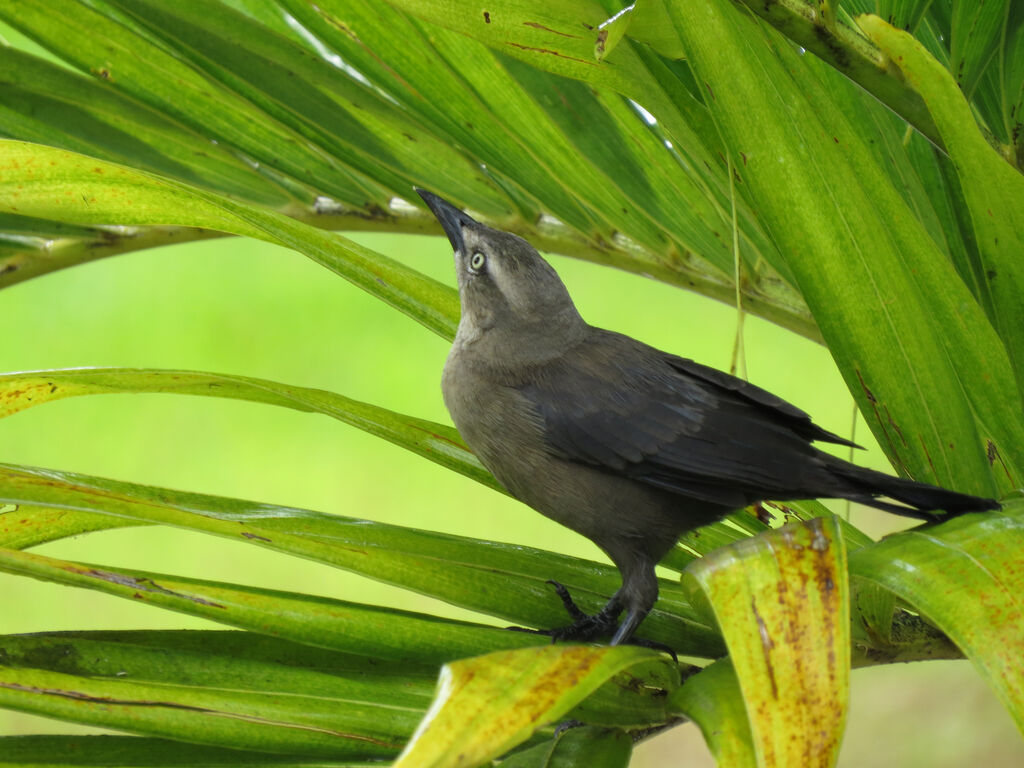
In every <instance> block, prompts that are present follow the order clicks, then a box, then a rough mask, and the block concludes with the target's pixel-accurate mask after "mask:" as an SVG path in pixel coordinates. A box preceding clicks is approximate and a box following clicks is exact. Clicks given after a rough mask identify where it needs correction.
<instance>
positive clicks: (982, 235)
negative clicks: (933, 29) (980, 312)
mask: <svg viewBox="0 0 1024 768" xmlns="http://www.w3.org/2000/svg"><path fill="white" fill-rule="evenodd" d="M969 5H970V4H968V3H960V4H959V7H967V6H969ZM990 5H991V6H993V7H996V6H999V5H1000V4H999V3H991V4H989V3H986V4H985V5H984V7H985V8H986V9H987V8H988V7H989V6H990ZM979 7H981V6H979ZM986 12H987V11H986ZM861 26H863V27H864V29H865V31H866V32H867V33H868V34H869V35H870V36H871V38H872V39H873V40H874V41H875V43H876V44H877V45H878V46H879V47H880V48H882V49H883V50H884V51H886V52H887V53H888V54H889V56H890V57H892V59H893V61H895V62H896V64H897V66H899V67H900V70H901V71H902V72H903V74H904V76H905V77H906V78H907V82H909V83H910V84H911V85H912V86H913V87H914V88H916V89H917V90H918V92H920V94H921V96H922V97H923V98H924V100H925V103H926V104H927V105H928V109H929V110H930V111H931V113H932V116H933V117H934V119H935V123H936V125H937V126H938V127H939V131H940V132H941V134H942V137H943V140H944V141H945V142H946V147H947V149H948V151H949V156H950V159H951V160H952V162H953V167H954V168H955V169H956V174H957V178H958V179H959V182H960V185H961V187H962V191H963V197H964V200H965V202H966V205H967V210H968V212H969V214H970V222H971V225H972V229H973V232H972V234H973V239H974V241H975V242H976V243H977V248H978V252H979V254H980V259H981V263H980V264H979V265H978V272H979V274H978V278H979V282H980V285H981V291H982V292H983V294H984V295H985V296H986V297H987V298H989V301H990V302H991V306H992V307H993V316H992V323H993V325H995V327H996V328H997V329H998V330H999V334H1000V336H1001V337H1002V340H1003V343H1004V344H1005V345H1006V350H1007V352H1008V353H1009V355H1010V359H1011V361H1012V362H1013V364H1014V369H1015V371H1016V383H1017V387H1018V395H1017V396H1018V405H1020V404H1022V403H1024V323H1022V322H1021V318H1022V317H1024V264H1022V263H1021V258H1020V254H1021V251H1022V249H1024V176H1022V175H1021V174H1020V173H1019V172H1018V171H1016V170H1015V169H1014V168H1012V167H1011V166H1009V165H1008V164H1007V163H1006V162H1005V161H1004V160H1003V159H1002V158H1001V157H999V155H998V154H996V152H994V151H993V150H992V148H991V147H990V146H989V145H988V142H986V141H985V139H984V138H983V137H982V135H981V134H980V133H979V132H978V130H977V128H976V126H975V123H974V118H973V116H972V114H971V107H970V104H968V102H967V101H966V100H965V99H964V97H963V94H962V93H961V92H960V90H959V89H958V88H957V86H956V84H955V83H954V82H953V78H952V77H951V76H950V74H949V73H948V72H947V71H946V70H945V68H944V67H943V66H942V65H941V64H939V63H938V62H937V61H936V60H935V59H934V58H932V57H931V56H929V55H928V53H927V52H926V51H925V50H924V48H923V47H922V46H921V44H920V43H918V42H917V41H916V40H914V38H913V37H911V36H910V35H908V34H906V33H905V32H901V31H900V30H897V29H893V28H892V27H889V26H888V25H887V24H885V22H883V21H882V20H881V19H878V18H877V17H873V16H868V17H864V18H862V19H861ZM979 55H980V54H979ZM977 370H979V371H980V370H985V369H983V368H979V369H977ZM996 451H997V454H998V455H1001V452H1000V451H998V448H996Z"/></svg>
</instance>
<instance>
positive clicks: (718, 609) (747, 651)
mask: <svg viewBox="0 0 1024 768" xmlns="http://www.w3.org/2000/svg"><path fill="white" fill-rule="evenodd" d="M686 578H687V582H686V583H687V584H689V585H690V587H691V590H692V594H693V595H694V598H695V599H697V598H699V597H700V596H701V595H703V596H704V597H705V598H706V600H707V604H708V606H709V610H710V611H711V612H712V613H713V615H714V618H715V620H716V621H717V623H718V626H719V627H720V628H721V630H722V634H723V636H724V637H725V641H726V644H727V645H728V647H729V658H730V659H731V660H732V664H733V666H734V667H735V670H736V677H737V678H738V681H739V687H740V690H741V691H742V694H743V703H744V706H745V708H746V713H747V718H748V719H749V721H750V730H751V736H752V740H753V744H754V749H755V752H756V754H757V760H758V762H757V764H758V765H759V766H763V767H764V768H769V767H774V766H779V767H780V768H781V767H782V766H790V765H803V766H812V765H822V766H828V765H833V764H834V763H835V760H836V758H837V756H838V752H839V744H840V741H841V740H842V733H843V725H844V721H845V718H846V707H847V700H848V696H849V674H850V618H849V582H848V578H847V573H846V550H845V547H844V546H843V540H842V536H841V534H840V528H839V524H838V523H837V522H836V520H835V518H834V517H833V518H815V519H813V520H810V521H807V522H801V523H791V524H789V525H786V526H783V527H782V528H780V529H778V530H773V531H770V532H766V533H762V534H759V535H758V536H755V537H754V538H752V539H748V540H746V541H742V542H739V543H737V544H733V545H731V546H729V547H725V548H723V549H720V550H717V551H716V552H714V553H712V554H710V555H708V556H707V557H705V558H704V559H702V560H700V561H698V562H696V563H694V564H693V565H692V566H690V568H689V570H688V571H687V575H686ZM718 684H719V685H724V684H725V683H718ZM714 702H715V703H714V704H713V705H712V704H700V705H699V706H700V707H701V708H705V709H707V708H708V707H710V708H711V709H712V710H714V711H717V709H716V708H721V707H723V706H728V707H729V708H730V709H734V708H735V702H734V701H733V700H732V699H731V698H729V697H726V699H725V700H724V701H723V700H720V699H719V698H717V694H716V698H715V699H714ZM694 705H696V703H695V702H692V703H691V706H694ZM710 716H711V717H714V715H710Z"/></svg>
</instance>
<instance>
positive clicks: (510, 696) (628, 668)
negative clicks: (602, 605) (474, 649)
mask: <svg viewBox="0 0 1024 768" xmlns="http://www.w3.org/2000/svg"><path fill="white" fill-rule="evenodd" d="M659 667H660V668H661V669H660V670H659V669H658V668H659ZM623 674H625V675H626V676H627V677H628V678H630V679H629V680H628V681H625V680H620V681H619V682H616V677H617V676H621V675H623ZM673 678H674V681H673ZM609 681H611V682H609ZM603 685H610V686H612V688H620V689H623V688H625V689H631V690H632V691H633V697H634V699H635V700H636V701H637V702H638V703H641V706H640V707H639V711H637V712H635V713H634V716H635V717H637V718H638V719H640V718H642V715H643V714H644V709H645V708H644V707H643V706H642V702H643V701H644V699H645V698H650V697H651V696H652V695H654V696H660V697H662V698H663V697H664V696H665V695H666V694H667V693H669V692H670V691H671V690H672V689H674V687H675V686H676V685H678V673H677V672H676V671H675V666H674V665H673V664H671V663H670V662H669V661H668V659H667V657H666V656H664V655H659V654H656V653H654V652H652V651H650V650H647V649H644V648H637V647H635V646H615V647H610V646H606V647H591V646H580V645H569V646H565V645H560V646H552V645H548V646H542V647H539V648H524V649H521V650H518V651H500V652H497V653H491V654H488V655H486V656H479V657H477V658H474V659H463V660H461V661H457V662H453V663H452V664H448V665H446V666H445V667H444V668H443V669H442V670H441V675H440V678H439V680H438V690H437V694H436V696H435V699H434V703H433V704H432V705H431V707H430V711H429V712H428V713H427V715H426V716H425V717H424V718H423V721H422V722H421V723H420V726H419V728H418V729H417V731H416V734H415V735H414V736H413V738H412V740H411V741H410V742H409V744H408V746H407V747H406V749H405V751H404V752H403V753H402V755H401V756H400V757H399V758H398V760H397V761H396V762H395V768H410V766H416V768H429V767H430V766H451V767H452V768H463V767H464V768H472V767H473V766H478V765H482V764H484V763H485V762H487V761H488V760H491V759H493V758H495V757H498V756H500V755H502V754H504V753H505V752H507V751H508V750H509V749H511V748H513V747H515V746H517V745H518V744H521V743H523V742H524V741H526V740H527V739H528V738H529V737H530V736H531V735H533V733H535V732H536V731H537V730H538V729H539V728H541V727H543V726H544V725H546V724H548V723H553V722H555V721H557V720H559V719H560V718H562V717H563V716H565V715H566V714H567V713H569V712H570V710H572V709H573V708H574V707H576V706H577V705H579V704H580V703H581V702H583V701H584V699H585V698H586V697H588V696H590V695H591V694H594V693H595V692H597V691H598V689H599V688H600V687H601V686H603ZM666 685H668V686H669V688H668V690H666V688H665V686H666ZM597 695H598V696H600V694H599V693H598V694H597ZM662 711H664V709H663V707H662Z"/></svg>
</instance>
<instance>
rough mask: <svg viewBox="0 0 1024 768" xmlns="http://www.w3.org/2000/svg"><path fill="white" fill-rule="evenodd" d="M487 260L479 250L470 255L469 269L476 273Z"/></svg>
mask: <svg viewBox="0 0 1024 768" xmlns="http://www.w3.org/2000/svg"><path fill="white" fill-rule="evenodd" d="M486 261H487V257H486V256H484V255H483V254H482V253H480V251H477V252H476V253H474V254H473V255H472V256H470V257H469V271H470V272H473V273H476V272H479V271H480V270H481V269H483V268H484V262H486Z"/></svg>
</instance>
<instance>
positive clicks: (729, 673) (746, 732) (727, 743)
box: [669, 657, 758, 768]
mask: <svg viewBox="0 0 1024 768" xmlns="http://www.w3.org/2000/svg"><path fill="white" fill-rule="evenodd" d="M669 707H670V709H672V710H673V711H675V712H678V713H679V714H681V715H684V716H686V717H688V718H690V719H691V720H693V721H694V722H695V723H696V724H697V726H698V727H699V728H700V732H701V733H702V734H704V740H705V741H706V742H707V744H708V747H709V748H710V749H711V754H713V755H714V756H715V760H716V761H717V762H718V765H721V766H730V768H757V766H758V762H757V753H756V750H755V748H754V741H753V737H752V736H751V732H750V719H749V716H748V714H747V708H746V705H745V704H744V701H743V692H742V691H741V690H740V684H739V680H737V679H736V670H735V669H733V666H732V662H731V661H730V660H729V658H728V657H726V658H724V659H719V660H718V661H716V662H714V663H712V664H709V665H708V666H706V667H704V669H702V670H701V671H700V672H698V673H697V674H695V675H692V676H691V677H688V678H687V679H686V680H685V682H684V683H683V685H682V686H680V687H679V688H678V689H677V690H676V691H675V692H674V693H672V694H671V695H670V696H669Z"/></svg>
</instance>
